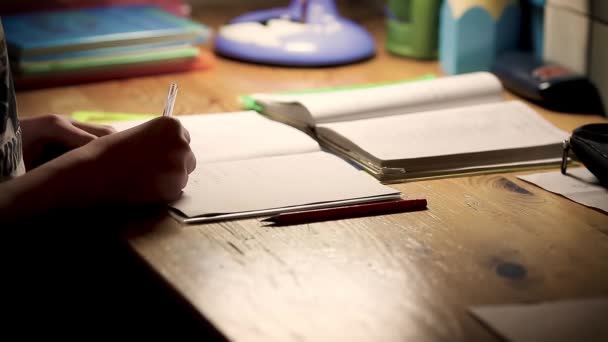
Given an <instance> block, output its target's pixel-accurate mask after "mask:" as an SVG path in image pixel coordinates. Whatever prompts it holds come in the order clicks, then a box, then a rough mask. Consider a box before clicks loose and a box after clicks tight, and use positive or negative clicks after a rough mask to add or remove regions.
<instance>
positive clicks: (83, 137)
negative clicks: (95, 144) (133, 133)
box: [21, 115, 114, 170]
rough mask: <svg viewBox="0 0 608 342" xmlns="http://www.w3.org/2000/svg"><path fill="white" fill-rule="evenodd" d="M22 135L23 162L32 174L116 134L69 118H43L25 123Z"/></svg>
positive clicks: (25, 121) (25, 119)
mask: <svg viewBox="0 0 608 342" xmlns="http://www.w3.org/2000/svg"><path fill="white" fill-rule="evenodd" d="M21 132H22V144H23V160H24V162H25V167H26V169H27V170H30V169H33V168H35V167H37V166H39V165H41V164H44V163H46V162H47V161H49V160H51V159H53V158H55V157H58V156H59V155H61V154H63V153H65V152H67V151H70V150H72V149H75V148H78V147H80V146H83V145H85V144H87V143H89V142H91V141H92V140H94V139H96V138H97V137H101V136H105V135H108V134H110V133H113V132H114V130H113V129H112V128H111V127H108V126H98V125H91V124H87V123H81V122H76V121H73V120H71V119H70V118H68V117H66V116H61V115H41V116H35V117H29V118H23V119H21Z"/></svg>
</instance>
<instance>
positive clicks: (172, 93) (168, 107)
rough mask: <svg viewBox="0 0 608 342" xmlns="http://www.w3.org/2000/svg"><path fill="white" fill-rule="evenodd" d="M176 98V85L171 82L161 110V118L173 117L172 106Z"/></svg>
mask: <svg viewBox="0 0 608 342" xmlns="http://www.w3.org/2000/svg"><path fill="white" fill-rule="evenodd" d="M176 97H177V83H175V82H172V83H171V85H170V86H169V92H168V93H167V100H166V102H165V109H164V110H163V116H169V117H170V116H171V115H173V106H174V105H175V98H176Z"/></svg>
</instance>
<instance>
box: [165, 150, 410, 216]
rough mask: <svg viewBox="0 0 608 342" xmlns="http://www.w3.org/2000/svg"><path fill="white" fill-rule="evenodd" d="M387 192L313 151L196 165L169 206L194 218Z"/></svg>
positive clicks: (369, 197) (342, 163) (364, 197)
mask: <svg viewBox="0 0 608 342" xmlns="http://www.w3.org/2000/svg"><path fill="white" fill-rule="evenodd" d="M387 195H395V196H398V195H399V192H398V191H397V190H395V189H392V188H389V187H387V186H384V185H381V184H380V183H378V181H376V180H375V179H374V178H372V177H371V176H369V175H368V174H366V173H364V172H362V171H359V170H357V169H355V168H354V167H352V166H351V165H350V164H348V163H347V162H345V161H344V160H342V159H340V158H338V157H336V156H334V155H331V154H328V153H325V152H313V153H305V154H294V155H285V156H276V157H266V158H259V159H249V160H238V161H227V162H221V163H213V164H200V165H199V166H198V167H197V168H196V170H194V172H193V173H192V174H191V175H190V180H189V181H188V185H187V186H186V188H185V189H184V193H183V195H182V197H181V198H180V199H179V200H178V201H176V202H175V203H172V204H171V206H172V207H173V208H175V209H177V210H179V211H180V212H182V213H183V214H185V215H186V216H189V217H194V216H204V215H214V214H230V213H246V212H251V211H260V210H268V209H273V208H287V207H292V206H307V205H312V204H319V203H326V202H336V201H343V200H353V199H360V200H361V201H362V202H365V201H372V200H374V198H376V197H379V196H387Z"/></svg>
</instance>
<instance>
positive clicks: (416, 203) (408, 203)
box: [262, 199, 427, 226]
mask: <svg viewBox="0 0 608 342" xmlns="http://www.w3.org/2000/svg"><path fill="white" fill-rule="evenodd" d="M426 205H427V203H426V199H409V200H405V199H402V200H396V201H386V202H375V203H366V204H356V205H349V206H346V207H335V208H326V209H314V210H304V211H295V212H292V213H283V214H278V215H275V216H272V217H269V218H267V219H264V220H262V222H266V223H272V224H274V225H276V226H282V225H291V224H302V223H310V222H316V221H324V220H333V219H343V218H352V217H362V216H370V215H380V214H390V213H399V212H405V211H414V210H421V209H424V208H426Z"/></svg>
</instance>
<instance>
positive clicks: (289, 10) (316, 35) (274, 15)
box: [215, 0, 376, 67]
mask: <svg viewBox="0 0 608 342" xmlns="http://www.w3.org/2000/svg"><path fill="white" fill-rule="evenodd" d="M215 51H216V52H217V53H218V54H220V55H223V56H227V57H230V58H235V59H239V60H244V61H250V62H256V63H263V64H274V65H286V66H302V67H305V66H329V65H339V64H347V63H353V62H357V61H360V60H364V59H367V58H370V57H372V56H374V54H375V52H376V50H375V43H374V39H373V37H372V36H371V35H370V34H369V32H368V31H367V30H365V29H364V28H363V27H361V26H360V25H358V24H356V23H354V22H353V21H351V20H348V19H346V18H344V17H342V16H340V14H339V13H338V10H337V9H336V5H335V3H334V1H333V0H308V1H306V2H302V1H301V0H292V1H291V3H290V4H289V6H288V7H284V8H271V9H268V10H262V11H255V12H251V13H247V14H244V15H241V16H239V17H237V18H234V19H233V20H231V21H230V23H229V24H228V25H225V26H223V27H222V28H220V29H219V31H218V34H217V37H216V38H215Z"/></svg>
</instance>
